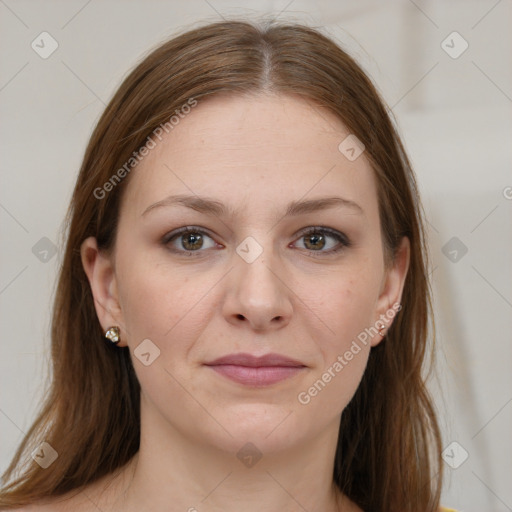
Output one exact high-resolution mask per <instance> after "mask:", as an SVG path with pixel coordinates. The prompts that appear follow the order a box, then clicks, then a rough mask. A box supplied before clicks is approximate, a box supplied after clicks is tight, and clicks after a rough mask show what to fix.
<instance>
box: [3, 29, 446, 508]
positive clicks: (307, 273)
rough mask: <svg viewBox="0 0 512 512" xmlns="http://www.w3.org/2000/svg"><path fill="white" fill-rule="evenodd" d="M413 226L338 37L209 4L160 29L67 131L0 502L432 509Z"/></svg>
mask: <svg viewBox="0 0 512 512" xmlns="http://www.w3.org/2000/svg"><path fill="white" fill-rule="evenodd" d="M423 233H424V232H423V225H422V217H421V210H420V206H419V199H418V196H417V190H416V185H415V180H414V175H413V172H412V170H411V166H410V164H409V161H408V159H407V156H406V154H405V152H404V149H403V146H402V144H401V142H400V139H399V137H398V135H397V133H396V131H395V129H394V128H393V125H392V123H391V121H390V119H389V116H388V113H387V110H386V108H385V106H384V105H383V102H382V100H381V99H380V98H379V96H378V94H377V92H376V90H375V88H374V86H373V85H372V83H371V82H370V80H369V79H368V78H367V76H366V75H365V74H364V73H363V71H362V70H361V69H360V68H359V67H358V65H357V64H356V63H355V62H354V61H353V60H352V59H351V58H350V57H349V56H348V55H347V54H346V53H345V52H344V51H343V50H342V49H340V48H339V47H338V46H337V45H336V44H335V43H334V42H333V41H331V40H330V39H328V38H327V37H325V36H323V35H322V34H320V33H319V32H317V31H315V30H313V29H310V28H307V27H304V26H300V25H293V24H290V25H279V24H277V23H273V24H269V25H268V26H266V27H265V28H261V27H256V26H254V25H252V24H249V23H245V22H235V21H228V22H221V23H216V24H210V25H208V26H205V27H202V28H199V29H196V30H192V31H189V32H187V33H184V34H182V35H180V36H178V37H176V38H174V39H172V40H170V41H168V42H166V43H165V44H163V45H162V46H160V47H159V48H157V49H156V50H154V51H153V52H152V53H151V54H150V55H149V56H148V57H146V58H145V59H144V60H143V61H142V62H141V63H140V64H139V65H138V66H137V67H136V68H135V70H134V71H133V72H132V73H131V74H130V75H129V76H128V77H127V78H126V80H125V81H124V82H123V84H122V85H121V87H120V88H119V90H118V91H117V92H116V94H115V95H114V98H113V99H112V101H111V102H110V104H109V105H108V107H107V108H106V110H105V112H104V114H103V116H102V117H101V119H100V121H99V123H98V125H97V127H96V129H95V131H94V133H93V135H92V137H91V140H90V142H89V145H88V148H87V150H86V154H85V157H84V161H83V165H82V168H81V171H80V175H79V177H78V181H77V183H76V187H75V191H74V195H73V198H72V202H71V206H70V210H69V231H68V239H67V247H66V251H65V254H64V260H63V265H62V268H61V273H60V280H59V287H58V290H57V294H56V299H55V306H54V318H53V328H52V343H53V345H52V355H53V364H54V366H53V383H52V388H51V391H50V393H49V395H48V397H47V399H46V402H45V404H44V406H43V408H42V410H41V413H40V415H39V417H38V418H37V419H36V421H35V423H34V425H33V427H32V428H31V429H30V431H29V432H28V434H27V436H26V438H25V439H24V441H23V443H22V445H21V446H20V448H19V450H18V452H17V454H16V456H15V457H14V460H13V461H12V463H11V465H10V466H9V468H8V469H7V471H6V473H5V475H4V480H5V485H4V488H3V491H2V494H1V501H0V504H1V505H0V508H1V509H3V510H7V509H15V508H21V509H22V510H57V511H58V510H71V509H73V510H75V511H79V510H84V511H88V510H98V509H99V510H104V511H106V510H108V511H118V510H119V511H121V510H122V511H131V510H152V511H160V510H162V511H163V510H173V511H174V510H188V511H195V510H198V511H210V510H211V511H213V510H215V511H216V510H223V511H230V510H235V509H236V510H244V511H252V510H268V511H273V510H308V511H317V510H318V511H335V510H340V511H344V512H346V511H361V510H364V511H377V510H378V511H383V512H384V511H392V510H393V511H396V510H400V511H415V512H417V511H420V510H421V511H437V510H439V496H440V483H441V478H442V471H441V470H442V466H441V462H440V457H439V454H440V451H441V445H440V435H439V429H438V425H437V420H436V416H435V413H434V409H433V405H432V402H431V400H430V398H429V395H428V393H427V390H426V388H425V383H424V380H423V377H422V374H423V369H424V368H423V367H424V363H425V359H426V355H427V349H426V344H427V334H428V326H429V315H430V299H429V288H428V282H427V271H426V268H427V264H426V251H425V245H424V234H423Z"/></svg>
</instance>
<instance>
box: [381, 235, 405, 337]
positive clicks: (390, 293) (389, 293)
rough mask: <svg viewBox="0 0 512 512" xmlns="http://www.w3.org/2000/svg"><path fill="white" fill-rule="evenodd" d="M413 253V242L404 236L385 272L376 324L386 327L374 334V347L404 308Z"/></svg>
mask: <svg viewBox="0 0 512 512" xmlns="http://www.w3.org/2000/svg"><path fill="white" fill-rule="evenodd" d="M410 255H411V244H410V242H409V239H408V238H407V237H403V238H402V241H401V242H400V246H399V248H398V250H397V251H396V255H395V258H394V259H393V261H391V263H390V264H389V266H388V268H387V269H386V272H385V274H384V279H383V281H382V286H381V290H380V294H379V298H378V300H377V311H376V313H377V318H376V319H375V324H376V326H377V328H380V327H384V330H383V331H382V335H381V334H378V335H376V336H373V338H372V342H371V345H372V347H374V346H376V345H378V344H379V343H380V342H381V341H382V339H383V337H384V336H385V333H386V332H387V330H388V329H389V328H390V327H391V324H392V323H393V318H394V317H395V316H396V314H397V313H398V311H400V309H401V308H402V306H401V305H400V301H401V299H402V292H403V289H404V284H405V278H406V277H407V271H408V270H409V262H410Z"/></svg>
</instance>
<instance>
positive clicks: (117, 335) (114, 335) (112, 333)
mask: <svg viewBox="0 0 512 512" xmlns="http://www.w3.org/2000/svg"><path fill="white" fill-rule="evenodd" d="M104 336H105V338H106V339H107V340H109V341H110V342H112V344H114V345H117V344H118V343H119V342H120V341H121V331H120V330H119V327H117V325H113V326H112V327H109V328H108V329H107V330H106V331H105V334H104Z"/></svg>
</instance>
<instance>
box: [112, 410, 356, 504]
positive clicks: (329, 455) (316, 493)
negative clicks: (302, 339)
mask: <svg viewBox="0 0 512 512" xmlns="http://www.w3.org/2000/svg"><path fill="white" fill-rule="evenodd" d="M338 420H339V419H338ZM141 427H142V428H141V443H140V450H139V452H138V454H137V455H136V456H135V457H134V458H133V459H132V461H131V462H130V464H129V465H128V466H127V468H126V470H125V478H124V479H123V482H124V483H123V490H120V491H119V493H118V496H117V497H116V500H115V505H114V507H113V510H115V511H118V510H119V511H121V510H122V511H124V512H131V511H140V510H152V511H155V512H160V511H161V512H164V511H165V512H169V511H187V512H202V511H208V512H217V511H218V512H220V511H222V512H231V511H235V510H236V511H239V510H244V512H253V511H254V512H256V511H258V512H259V511H261V510H266V511H269V512H273V511H280V512H282V511H297V510H307V511H310V512H313V511H322V512H338V511H343V512H345V511H347V512H348V511H351V512H352V511H354V510H358V509H357V508H354V505H353V504H352V503H351V502H350V501H349V500H348V499H347V498H345V497H343V496H342V495H341V493H340V492H339V490H338V489H337V487H336V486H335V485H334V483H333V477H332V475H333V465H334V453H335V448H336V442H337V434H338V427H339V421H337V422H335V423H333V425H331V426H330V427H329V428H328V429H326V430H325V431H324V432H322V433H321V434H320V435H318V436H316V437H315V438H312V439H309V440H306V441H305V442H304V443H302V444H301V445H300V448H297V447H295V449H293V448H288V449H287V450H284V451H278V450H276V449H273V450H272V451H270V450H269V449H268V446H266V447H265V448H264V449H263V450H262V451H260V450H259V449H258V448H256V447H255V446H253V445H250V444H248V443H238V444H237V443H234V444H235V445H236V446H241V447H242V448H241V449H238V450H236V449H235V450H233V451H226V450H221V449H219V448H217V447H215V446H212V445H211V444H207V443H206V441H202V440H201V439H190V438H189V437H187V435H184V433H183V432H180V431H178V430H176V429H174V428H173V427H172V426H171V425H169V423H168V422H167V421H161V422H158V421H150V422H146V423H144V422H142V425H141ZM262 452H264V453H262ZM127 475H128V476H127Z"/></svg>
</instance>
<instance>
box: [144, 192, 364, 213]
mask: <svg viewBox="0 0 512 512" xmlns="http://www.w3.org/2000/svg"><path fill="white" fill-rule="evenodd" d="M163 206H185V207H187V208H191V209H192V210H196V211H198V212H200V213H205V214H210V215H215V216H217V217H222V216H226V215H228V216H232V217H235V216H236V215H237V212H236V211H235V210H233V209H231V208H229V207H227V206H225V205H224V204H223V203H222V202H221V201H218V200H216V199H213V198H209V197H200V196H196V195H173V196H168V197H166V198H165V199H162V200H161V201H158V202H156V203H153V204H151V205H150V206H148V207H147V208H146V209H145V210H144V212H142V216H144V215H146V214H147V213H148V212H150V211H152V210H155V209H156V208H160V207H163ZM339 207H343V208H350V209H351V210H354V211H355V212H356V213H360V214H362V213H364V212H363V209H362V208H361V206H359V205H358V204H357V203H355V202H354V201H351V200H349V199H344V198H342V197H322V198H319V199H308V200H303V201H292V202H291V203H290V204H289V205H288V207H287V208H286V212H285V214H284V217H292V216H297V215H303V214H305V213H312V212H316V211H321V210H327V209H329V208H339Z"/></svg>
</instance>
